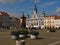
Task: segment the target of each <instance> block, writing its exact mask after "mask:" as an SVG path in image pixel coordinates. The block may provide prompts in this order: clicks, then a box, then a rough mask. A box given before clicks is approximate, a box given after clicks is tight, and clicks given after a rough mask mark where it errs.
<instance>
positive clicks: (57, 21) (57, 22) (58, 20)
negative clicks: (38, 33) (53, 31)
mask: <svg viewBox="0 0 60 45" xmlns="http://www.w3.org/2000/svg"><path fill="white" fill-rule="evenodd" d="M54 25H55V27H56V28H59V27H60V19H56V20H54Z"/></svg>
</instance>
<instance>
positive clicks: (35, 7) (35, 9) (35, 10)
mask: <svg viewBox="0 0 60 45" xmlns="http://www.w3.org/2000/svg"><path fill="white" fill-rule="evenodd" d="M34 12H35V13H36V14H37V6H36V4H35V5H34Z"/></svg>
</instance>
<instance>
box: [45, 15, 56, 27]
mask: <svg viewBox="0 0 60 45" xmlns="http://www.w3.org/2000/svg"><path fill="white" fill-rule="evenodd" d="M54 19H55V16H45V19H44V26H45V27H49V28H52V27H54Z"/></svg>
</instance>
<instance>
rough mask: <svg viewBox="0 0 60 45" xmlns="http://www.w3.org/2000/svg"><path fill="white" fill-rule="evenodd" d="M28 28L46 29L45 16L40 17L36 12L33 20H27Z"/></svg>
mask: <svg viewBox="0 0 60 45" xmlns="http://www.w3.org/2000/svg"><path fill="white" fill-rule="evenodd" d="M26 27H27V28H28V27H36V28H39V27H40V28H43V27H44V16H39V15H38V14H37V12H36V9H35V10H34V13H33V14H32V17H31V18H27V19H26Z"/></svg>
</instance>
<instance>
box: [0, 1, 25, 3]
mask: <svg viewBox="0 0 60 45" xmlns="http://www.w3.org/2000/svg"><path fill="white" fill-rule="evenodd" d="M17 1H18V2H23V1H24V0H0V3H14V2H17Z"/></svg>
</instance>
